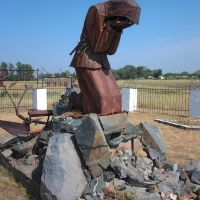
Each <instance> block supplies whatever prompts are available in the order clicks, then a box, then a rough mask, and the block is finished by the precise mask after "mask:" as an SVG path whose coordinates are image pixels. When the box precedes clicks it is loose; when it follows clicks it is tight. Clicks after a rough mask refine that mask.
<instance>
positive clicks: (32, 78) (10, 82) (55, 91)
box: [0, 70, 74, 112]
mask: <svg viewBox="0 0 200 200" xmlns="http://www.w3.org/2000/svg"><path fill="white" fill-rule="evenodd" d="M73 81H74V78H72V77H64V78H55V77H44V76H42V77H39V71H38V70H33V71H32V70H31V71H27V70H21V71H20V72H19V71H17V70H12V77H10V76H8V77H7V78H6V80H5V81H4V85H6V88H7V90H8V92H9V94H10V95H11V97H12V99H13V100H14V102H15V103H16V104H17V103H18V102H19V100H20V98H21V96H22V94H23V92H24V91H25V87H27V88H28V89H27V92H26V94H25V96H24V98H23V99H22V101H21V103H20V106H19V110H20V111H27V109H30V108H32V90H33V89H36V88H46V89H47V103H48V108H49V109H51V108H52V105H53V104H54V103H55V102H57V101H58V100H59V99H60V96H61V95H62V94H64V93H65V91H66V85H67V84H68V83H72V82H73ZM13 111H14V107H13V104H12V102H11V101H10V99H9V97H8V95H7V94H6V92H5V90H4V88H3V87H0V112H13Z"/></svg>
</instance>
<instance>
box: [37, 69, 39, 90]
mask: <svg viewBox="0 0 200 200" xmlns="http://www.w3.org/2000/svg"><path fill="white" fill-rule="evenodd" d="M38 74H39V69H38V68H37V88H38V83H39V80H38Z"/></svg>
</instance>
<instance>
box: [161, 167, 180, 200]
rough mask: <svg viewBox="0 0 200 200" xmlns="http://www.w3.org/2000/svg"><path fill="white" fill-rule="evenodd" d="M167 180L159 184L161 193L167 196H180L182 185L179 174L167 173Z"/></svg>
mask: <svg viewBox="0 0 200 200" xmlns="http://www.w3.org/2000/svg"><path fill="white" fill-rule="evenodd" d="M166 176H167V179H166V180H165V181H163V182H160V183H159V184H158V188H159V190H160V192H164V194H166V195H170V194H177V195H178V196H180V185H179V176H180V174H179V173H178V172H173V171H170V172H168V173H167V175H166Z"/></svg>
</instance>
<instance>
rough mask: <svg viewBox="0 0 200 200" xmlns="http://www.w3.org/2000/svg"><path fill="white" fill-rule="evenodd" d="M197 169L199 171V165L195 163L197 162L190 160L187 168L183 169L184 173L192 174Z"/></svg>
mask: <svg viewBox="0 0 200 200" xmlns="http://www.w3.org/2000/svg"><path fill="white" fill-rule="evenodd" d="M197 168H198V169H199V170H200V163H199V162H197V161H194V160H191V161H190V162H189V163H188V164H187V166H186V168H185V171H186V172H192V171H194V170H195V169H197Z"/></svg>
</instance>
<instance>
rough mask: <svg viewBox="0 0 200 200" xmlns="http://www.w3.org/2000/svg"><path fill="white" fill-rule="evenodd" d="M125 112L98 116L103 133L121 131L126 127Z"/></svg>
mask: <svg viewBox="0 0 200 200" xmlns="http://www.w3.org/2000/svg"><path fill="white" fill-rule="evenodd" d="M127 118H128V115H127V113H119V114H113V115H106V116H100V117H99V121H100V124H101V125H102V129H103V131H104V133H105V134H111V133H116V132H121V131H123V130H125V128H126V127H127Z"/></svg>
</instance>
